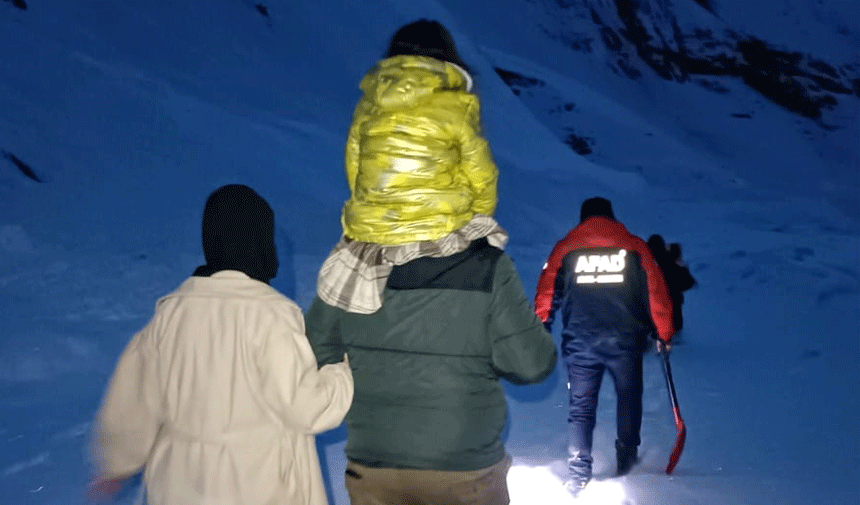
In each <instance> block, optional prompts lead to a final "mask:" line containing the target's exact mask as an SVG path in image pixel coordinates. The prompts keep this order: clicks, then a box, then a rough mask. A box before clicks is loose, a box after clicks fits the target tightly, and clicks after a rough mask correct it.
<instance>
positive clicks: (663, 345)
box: [657, 338, 672, 354]
mask: <svg viewBox="0 0 860 505" xmlns="http://www.w3.org/2000/svg"><path fill="white" fill-rule="evenodd" d="M671 350H672V343H671V342H663V341H662V340H660V339H659V338H658V339H657V352H658V353H661V354H662V353H664V352H665V353H667V354H668V353H669V352H670V351H671Z"/></svg>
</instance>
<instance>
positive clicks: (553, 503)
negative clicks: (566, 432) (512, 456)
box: [508, 465, 629, 505]
mask: <svg viewBox="0 0 860 505" xmlns="http://www.w3.org/2000/svg"><path fill="white" fill-rule="evenodd" d="M508 492H509V493H510V497H511V505H534V504H535V503H540V504H541V505H626V504H627V503H629V502H628V501H627V495H626V493H625V492H624V486H622V485H621V483H619V482H612V481H595V480H592V481H591V482H589V483H588V486H586V488H585V489H584V490H583V491H582V493H580V495H579V496H578V497H577V498H576V499H574V498H573V497H572V496H571V495H570V494H569V493H568V492H567V491H566V490H565V489H564V483H563V482H562V481H561V480H560V479H559V478H558V476H556V475H555V474H554V473H553V472H552V471H551V470H550V469H549V468H547V467H543V466H536V467H530V466H525V465H514V466H512V467H511V469H510V471H509V472H508Z"/></svg>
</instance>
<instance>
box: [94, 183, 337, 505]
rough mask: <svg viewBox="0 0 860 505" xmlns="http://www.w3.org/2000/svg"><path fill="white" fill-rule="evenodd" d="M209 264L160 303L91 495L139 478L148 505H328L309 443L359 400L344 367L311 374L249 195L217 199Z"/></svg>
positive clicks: (105, 419)
mask: <svg viewBox="0 0 860 505" xmlns="http://www.w3.org/2000/svg"><path fill="white" fill-rule="evenodd" d="M203 249H204V253H205V257H206V264H205V265H203V266H201V267H199V268H197V270H196V271H195V272H194V275H192V276H191V277H190V278H189V279H187V280H186V281H185V282H183V283H182V285H181V286H179V288H178V289H176V290H175V291H174V292H173V293H170V294H168V295H167V296H165V297H163V298H161V299H160V300H159V301H158V303H157V305H156V308H155V314H154V316H153V317H152V319H151V320H150V322H149V323H148V324H147V325H146V327H144V328H143V329H142V330H141V331H140V332H139V333H137V334H136V335H135V336H134V337H133V338H132V340H131V342H130V343H129V344H128V346H127V347H126V349H125V351H124V352H123V353H122V356H121V357H120V359H119V362H118V364H117V366H116V369H115V371H114V374H113V376H112V378H111V380H110V383H109V385H108V387H107V391H106V393H105V396H104V400H103V403H102V406H101V408H100V410H99V412H98V414H97V417H96V422H95V428H94V435H93V446H92V447H93V453H94V459H95V461H96V464H97V473H96V477H95V478H94V480H93V481H92V483H91V484H90V487H89V491H90V497H91V498H97V499H98V498H108V497H111V496H113V495H114V494H115V493H116V492H117V491H118V490H119V489H120V488H121V487H122V482H123V481H124V480H125V479H126V478H127V477H129V476H131V475H134V474H136V473H138V472H140V471H141V470H143V472H144V481H145V486H146V499H147V502H148V503H149V504H150V505H173V504H177V505H195V504H206V505H228V504H229V505H237V504H242V505H276V504H277V505H286V504H290V505H299V504H305V505H325V504H326V503H327V499H326V495H325V489H324V485H323V476H322V472H321V469H320V464H319V460H318V456H317V450H316V445H315V439H314V434H316V433H320V432H323V431H325V430H329V429H332V428H335V427H337V426H338V425H340V423H341V422H342V420H343V418H344V416H345V415H346V412H347V410H349V407H350V404H351V402H352V397H353V382H352V373H351V371H350V368H349V364H348V362H347V360H346V356H344V361H343V362H340V363H334V364H331V365H326V366H323V367H321V368H319V369H317V362H316V359H315V357H314V354H313V351H312V350H311V347H310V344H309V342H308V340H307V337H306V336H305V328H304V319H303V315H302V312H301V310H300V309H299V307H298V306H297V305H296V304H295V303H294V302H293V301H292V300H290V299H289V298H287V297H285V296H284V295H282V294H281V293H279V292H278V291H276V290H275V289H274V288H272V287H270V286H269V285H268V282H269V280H270V279H272V278H273V277H274V276H275V274H276V273H277V269H278V261H277V256H276V252H275V244H274V214H273V212H272V209H271V207H270V206H269V205H268V203H267V202H266V201H265V200H264V199H263V198H262V197H260V196H259V195H258V194H257V193H256V192H254V191H253V190H252V189H251V188H249V187H247V186H243V185H237V184H232V185H228V186H224V187H221V188H219V189H218V190H216V191H215V192H214V193H212V194H211V195H210V196H209V198H208V200H207V202H206V207H205V210H204V214H203Z"/></svg>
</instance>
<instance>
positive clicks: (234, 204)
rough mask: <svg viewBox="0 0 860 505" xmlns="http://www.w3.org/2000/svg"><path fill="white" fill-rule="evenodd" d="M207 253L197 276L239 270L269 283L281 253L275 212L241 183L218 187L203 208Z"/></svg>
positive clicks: (205, 248) (276, 270) (205, 251)
mask: <svg viewBox="0 0 860 505" xmlns="http://www.w3.org/2000/svg"><path fill="white" fill-rule="evenodd" d="M203 254H204V256H205V257H206V264H205V265H203V266H200V267H198V268H197V270H195V271H194V275H196V276H200V277H208V276H210V275H212V274H214V273H215V272H219V271H221V270H238V271H240V272H244V273H245V274H247V275H248V276H249V277H251V278H253V279H257V280H258V281H262V282H265V283H268V282H269V281H270V280H271V279H272V278H273V277H275V275H277V273H278V255H277V252H276V250H275V214H274V212H272V208H271V207H270V206H269V204H268V203H267V202H266V200H264V199H263V197H261V196H260V195H258V194H257V193H256V192H255V191H254V190H253V189H251V188H249V187H248V186H244V185H241V184H230V185H227V186H222V187H221V188H218V189H217V190H215V192H213V193H212V194H211V195H210V196H209V198H208V199H207V200H206V208H205V209H204V211H203Z"/></svg>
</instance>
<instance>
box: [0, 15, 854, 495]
mask: <svg viewBox="0 0 860 505" xmlns="http://www.w3.org/2000/svg"><path fill="white" fill-rule="evenodd" d="M27 3H28V9H27V10H20V9H16V8H14V6H13V4H12V3H11V2H3V3H0V47H2V49H0V56H2V57H0V260H2V261H0V497H2V498H0V502H2V503H3V504H4V505H19V504H74V503H83V502H84V498H83V490H84V487H85V485H86V483H87V481H88V479H89V477H90V472H91V465H90V462H89V459H88V454H87V440H88V435H89V430H90V423H91V421H92V418H93V415H94V413H95V410H96V408H97V406H98V403H99V401H100V398H101V395H102V393H103V391H104V387H105V384H106V381H107V379H108V377H109V375H110V373H111V372H112V370H113V366H114V364H115V360H116V358H117V357H118V355H119V353H120V352H121V350H122V348H123V347H124V345H125V344H126V342H127V341H128V340H129V338H130V337H131V335H132V334H133V333H134V332H135V331H136V330H137V329H139V328H140V327H142V326H143V325H144V324H145V323H146V321H147V320H148V318H149V317H150V315H151V313H152V309H153V304H154V302H155V299H156V298H157V297H158V296H161V295H163V294H165V293H167V292H168V291H170V290H172V289H173V288H174V287H175V286H177V285H178V284H179V283H181V282H182V281H183V280H184V279H185V278H186V277H187V276H188V275H189V274H190V273H191V271H192V270H193V269H194V267H196V266H197V265H198V264H200V263H202V252H201V248H200V232H199V229H200V218H201V215H202V209H203V203H204V202H205V199H206V197H207V196H208V195H209V193H210V192H211V191H213V190H214V189H215V188H217V187H218V186H220V185H222V184H226V183H232V182H238V183H245V184H248V185H250V186H252V187H254V188H255V189H257V190H258V191H259V192H260V193H261V194H262V195H263V196H264V197H265V198H266V199H267V200H268V201H269V202H270V203H271V204H272V206H273V208H274V209H275V214H276V220H277V245H278V249H279V257H280V261H281V270H280V273H279V276H278V277H277V278H276V279H275V280H274V281H273V285H274V286H275V287H276V288H278V289H280V290H281V291H283V292H284V293H285V294H287V295H288V296H290V297H292V298H293V299H295V300H296V301H297V302H298V303H299V305H300V306H302V307H305V308H306V307H307V306H308V304H309V302H310V300H311V299H312V296H313V293H314V284H315V280H316V273H317V269H318V268H319V266H320V265H321V262H322V260H323V258H324V257H325V255H326V254H327V252H328V251H329V249H330V248H331V246H332V245H333V244H334V243H335V242H336V240H337V239H338V237H339V234H340V224H339V213H340V207H341V205H342V203H343V201H344V200H345V198H346V197H347V188H346V184H345V180H344V174H343V167H342V163H343V161H342V157H343V141H344V138H345V135H346V129H347V127H348V125H349V121H350V117H351V114H352V108H353V106H354V104H355V101H356V100H357V99H358V89H357V83H358V80H359V79H360V78H361V76H362V74H363V73H364V72H365V71H366V70H367V69H368V68H369V67H370V66H372V65H373V63H374V62H375V61H376V60H377V58H378V57H379V56H380V55H381V54H382V52H383V51H384V48H385V44H386V43H387V41H388V38H389V37H390V35H391V34H392V33H393V32H394V30H395V29H396V28H397V27H398V26H400V25H402V24H404V23H406V22H409V21H412V20H413V19H416V18H419V17H432V18H437V19H439V20H441V21H442V22H443V23H445V24H446V25H448V26H449V27H450V28H451V30H452V32H453V33H454V37H455V40H456V41H457V43H458V46H459V48H460V49H461V53H462V56H463V58H464V59H465V60H466V61H467V62H468V63H469V64H470V66H471V67H472V69H473V70H474V73H475V76H476V82H477V86H478V91H479V94H480V96H481V103H482V113H483V115H484V121H485V128H486V135H487V137H488V139H489V141H490V144H491V147H492V149H493V153H494V156H495V158H496V161H497V164H498V166H499V170H500V204H499V209H498V212H497V218H498V219H499V221H500V222H501V223H502V225H503V226H505V227H506V228H507V229H508V231H509V232H510V235H511V241H510V244H509V247H508V252H509V253H510V255H511V256H512V257H513V258H514V260H515V261H516V264H517V267H518V269H519V272H520V275H521V278H522V281H523V285H524V286H525V287H526V289H527V291H529V295H531V293H532V290H533V289H534V286H535V284H536V281H537V276H538V274H539V272H540V268H541V266H542V264H543V262H544V260H545V258H546V256H547V255H548V254H549V251H550V249H551V248H552V246H553V245H554V243H555V242H556V241H557V240H558V239H559V238H561V237H562V236H563V235H564V234H565V233H566V232H567V231H568V230H569V229H570V228H571V227H572V226H574V225H575V224H576V222H577V220H578V212H579V204H580V203H581V201H582V200H583V199H585V198H587V197H590V196H593V195H596V194H600V195H604V196H607V197H609V198H610V199H612V200H613V202H614V204H615V208H616V209H615V210H616V215H617V216H618V217H619V219H620V220H621V221H623V222H624V223H625V224H626V225H627V226H628V228H629V229H630V230H631V231H632V232H634V233H636V234H638V235H640V236H643V237H647V236H648V235H650V234H651V233H662V234H663V235H664V236H665V237H666V238H667V239H668V240H669V241H678V242H680V243H681V244H682V245H683V247H684V255H685V258H686V260H687V262H688V264H689V265H690V267H691V269H692V272H693V275H694V276H695V277H696V278H697V280H698V282H699V286H698V287H697V288H695V289H694V290H693V291H691V292H689V293H688V296H687V304H686V306H685V309H686V327H685V329H684V331H683V334H682V335H680V343H679V344H678V345H677V346H676V348H675V350H674V351H673V353H672V366H673V372H674V375H675V383H676V387H677V390H678V396H679V400H680V404H681V412H682V415H683V417H684V420H685V421H686V424H687V427H688V436H687V445H686V449H685V451H684V454H683V456H682V458H681V460H680V463H679V465H678V467H677V469H676V471H675V473H674V474H673V475H672V476H666V475H665V474H664V473H663V468H664V467H665V465H666V462H667V459H668V455H669V451H670V449H671V446H672V443H673V441H674V438H675V426H674V423H673V419H672V413H671V408H670V405H669V400H668V395H667V393H666V386H665V381H664V379H663V375H662V372H661V369H660V366H659V362H658V360H657V356H656V355H654V354H653V353H651V354H649V355H648V356H646V363H645V388H646V389H645V397H644V411H645V412H644V419H643V428H642V439H643V443H642V446H641V448H640V451H641V456H642V461H641V464H640V465H638V466H637V467H636V468H635V469H634V471H633V472H632V473H631V474H630V475H628V476H626V477H622V478H613V477H612V474H611V473H612V466H613V465H614V449H613V445H612V444H613V441H614V397H613V393H612V391H611V387H604V388H603V391H602V392H601V399H600V408H599V413H598V426H597V430H596V432H595V459H596V461H595V472H596V480H595V481H593V483H592V484H591V485H590V486H589V488H588V489H587V490H586V492H585V495H584V496H583V498H582V499H581V500H580V502H581V503H600V504H604V505H622V504H624V505H650V504H654V505H657V504H678V505H724V504H738V505H759V504H765V505H773V504H779V505H808V504H813V503H815V504H818V503H821V504H849V505H850V504H860V487H858V482H860V416H858V413H860V387H859V386H860V380H858V373H860V330H858V328H860V204H858V198H857V195H858V194H860V182H858V174H860V160H858V153H860V141H858V139H860V114H858V103H857V100H856V99H852V98H850V97H849V98H845V99H844V100H843V101H842V102H841V103H840V108H839V109H838V110H837V111H835V112H834V113H833V115H832V117H831V119H832V121H833V122H835V123H836V125H837V126H838V128H836V129H833V130H825V129H822V128H821V127H820V125H818V124H815V123H813V122H810V121H807V120H804V119H802V118H799V117H797V116H792V115H791V114H789V113H788V112H786V111H785V110H783V109H780V108H779V107H777V106H775V105H773V104H772V103H770V102H768V101H767V100H766V99H764V98H763V97H761V96H759V95H757V94H756V93H755V92H753V91H750V90H749V89H747V88H745V87H744V86H743V85H742V83H740V82H736V81H732V80H730V79H726V80H725V82H722V84H723V85H724V86H725V87H726V88H728V89H730V90H731V93H730V94H728V95H716V94H713V93H710V92H708V91H706V90H704V89H702V88H700V87H697V86H692V85H679V84H674V83H667V82H665V81H661V80H659V79H656V78H653V77H649V76H648V75H646V76H645V77H644V78H643V79H641V80H638V81H629V80H624V79H621V78H619V77H618V76H615V75H614V74H611V73H610V72H608V71H607V69H606V65H605V64H604V63H602V62H600V61H597V60H596V58H597V57H598V56H597V55H592V56H591V57H589V56H588V55H585V54H582V53H574V52H572V51H571V50H570V49H568V48H565V47H564V46H563V45H562V44H560V43H558V42H557V41H555V40H552V39H550V38H547V37H546V36H545V35H543V31H542V30H541V29H540V26H539V23H538V22H537V21H535V20H536V19H538V18H539V17H540V16H537V15H536V13H537V12H538V11H539V10H540V9H542V8H543V7H542V5H546V4H550V3H551V2H544V3H543V4H542V3H541V2H539V1H534V2H516V1H513V0H507V1H502V0H493V1H489V0H474V1H470V2H462V1H460V0H438V1H434V0H413V1H411V2H391V1H384V0H372V1H365V2H350V1H347V0H332V1H328V2H316V1H291V2H275V1H274V0H273V1H272V2H267V7H268V16H264V15H262V13H261V12H259V11H257V10H256V9H255V7H254V6H255V2H252V1H251V0H234V1H231V0H209V1H207V2H202V1H199V0H198V1H194V0H176V1H173V2H169V3H167V2H151V1H148V0H123V1H122V2H103V1H99V0H77V1H75V2H69V1H68V0H31V1H28V2H27ZM733 4H736V5H733ZM753 4H755V6H756V7H755V9H754V10H751V9H753V8H752V7H750V6H752V5H753ZM712 5H714V7H715V10H716V11H717V12H718V14H720V16H721V19H722V20H723V21H724V22H726V23H729V24H735V25H736V26H737V28H738V29H741V30H744V31H746V32H748V33H753V34H755V35H757V36H760V37H762V38H765V39H767V38H768V37H769V36H771V35H772V36H773V37H783V38H784V41H785V43H786V44H788V43H791V44H794V45H793V46H792V49H800V48H802V47H804V46H805V45H808V46H809V47H814V48H818V47H825V48H826V49H827V53H825V54H823V55H822V56H821V57H828V58H834V61H832V63H834V64H840V65H841V64H845V63H848V62H856V61H857V54H856V45H854V44H853V43H848V42H846V40H847V41H849V42H851V41H854V42H856V41H857V40H858V38H857V19H858V7H857V4H856V2H854V1H853V0H845V1H842V2H830V3H829V4H828V3H827V2H825V3H824V5H822V2H820V1H813V0H791V1H789V0H769V1H764V0H762V1H759V2H753V3H749V2H740V1H734V2H730V1H729V0H719V1H716V0H715V1H714V2H712ZM687 8H689V7H687ZM772 12H779V15H778V16H776V17H773V16H772ZM810 13H811V14H810ZM792 16H793V17H792ZM809 16H812V17H813V19H807V18H808V17H809ZM774 19H776V20H777V21H774ZM852 19H853V21H852ZM739 23H743V24H742V25H740V24H739ZM786 26H801V27H802V29H798V30H796V31H795V32H793V33H791V36H790V37H787V35H786V32H784V31H780V30H783V29H784V28H785V27H786ZM852 30H853V31H852ZM834 37H837V39H834ZM799 38H802V39H801V40H798V39H799ZM788 39H790V40H788ZM828 40H831V41H832V43H828ZM775 42H780V39H777V40H775ZM807 43H808V44H807ZM852 53H853V54H852ZM494 67H499V68H503V69H506V70H509V71H515V72H518V73H522V74H523V75H527V76H529V77H534V78H538V79H541V80H542V81H544V82H545V83H546V86H544V87H543V88H541V89H533V90H531V91H530V93H528V94H523V95H521V96H520V97H517V96H515V95H514V94H513V93H512V92H511V90H510V89H509V88H508V87H507V86H506V85H505V84H504V83H503V82H502V80H501V79H500V78H499V77H498V76H497V75H496V73H495V72H494ZM565 103H573V104H575V107H573V108H572V109H571V110H569V111H567V110H566V113H565V114H558V113H556V112H558V111H559V106H562V105H563V104H565ZM732 113H746V115H748V116H750V117H740V118H739V117H735V116H732ZM565 125H567V126H568V127H569V128H572V129H573V130H574V131H576V132H577V133H578V134H581V135H583V136H586V137H590V138H593V139H594V141H595V146H594V147H595V153H594V155H592V156H590V157H582V156H579V155H577V154H576V153H574V152H573V151H572V150H571V149H569V148H568V147H567V146H566V145H564V144H563V143H562V142H561V140H560V139H559V137H558V135H557V130H558V128H561V127H564V126H565ZM13 159H17V160H20V161H21V162H24V163H26V164H27V165H28V166H29V167H31V169H32V171H33V172H34V174H35V175H36V176H37V177H38V178H39V179H40V180H41V181H42V182H36V181H34V180H31V179H29V178H26V177H25V176H24V175H23V173H22V172H21V171H19V170H18V169H17V168H16V165H15V163H13ZM557 331H558V328H556V333H557ZM556 338H558V335H557V334H556ZM607 380H608V378H607ZM506 391H507V393H508V398H509V401H510V423H509V427H508V430H507V432H506V443H507V447H508V450H509V452H510V453H511V454H512V455H513V457H514V467H513V468H512V470H511V473H510V477H509V483H510V488H511V496H512V503H513V504H514V505H526V504H547V505H553V504H561V503H566V502H565V497H564V495H563V493H562V492H561V481H560V479H561V477H562V476H563V472H564V467H565V457H566V449H565V436H566V425H565V419H566V414H565V413H566V379H565V374H564V369H563V366H559V367H558V368H557V370H556V371H555V372H554V373H553V374H552V375H551V376H550V378H549V379H548V380H547V381H545V382H544V383H542V384H539V385H534V386H528V387H515V386H511V385H506ZM344 439H345V430H344V429H343V427H341V428H339V429H336V430H333V431H331V432H327V433H325V434H323V435H321V436H320V437H319V448H320V451H321V454H322V455H323V458H322V462H323V466H324V471H325V473H326V475H327V476H328V478H327V487H328V492H329V495H330V501H331V502H332V504H334V505H345V504H347V503H348V499H347V496H346V492H345V489H344V486H343V477H342V475H343V470H344V468H345V464H346V463H345V458H344V455H343V447H344ZM138 488H139V479H137V480H134V481H133V482H132V483H131V485H129V486H127V488H126V490H125V491H124V492H123V493H122V495H121V496H119V497H118V502H119V503H132V502H133V501H134V499H135V497H136V495H137V492H138Z"/></svg>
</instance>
